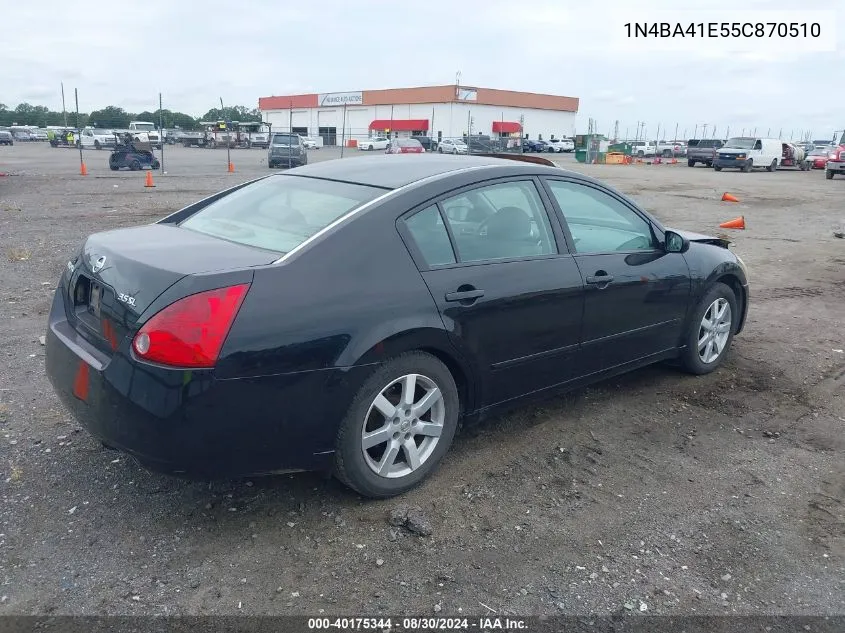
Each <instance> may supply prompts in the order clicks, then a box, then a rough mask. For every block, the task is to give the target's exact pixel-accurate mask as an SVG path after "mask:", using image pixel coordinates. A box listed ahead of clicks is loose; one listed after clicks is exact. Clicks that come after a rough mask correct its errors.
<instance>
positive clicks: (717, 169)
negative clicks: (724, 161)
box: [713, 165, 722, 171]
mask: <svg viewBox="0 0 845 633" xmlns="http://www.w3.org/2000/svg"><path fill="white" fill-rule="evenodd" d="M713 169H715V170H716V171H722V168H721V167H720V166H719V165H716V166H715V167H714V168H713Z"/></svg>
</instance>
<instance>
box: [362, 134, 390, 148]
mask: <svg viewBox="0 0 845 633" xmlns="http://www.w3.org/2000/svg"><path fill="white" fill-rule="evenodd" d="M388 145H390V139H389V138H387V137H385V136H376V137H375V138H368V139H364V140H363V141H358V149H361V150H365V151H368V152H372V151H373V150H377V149H387V146H388Z"/></svg>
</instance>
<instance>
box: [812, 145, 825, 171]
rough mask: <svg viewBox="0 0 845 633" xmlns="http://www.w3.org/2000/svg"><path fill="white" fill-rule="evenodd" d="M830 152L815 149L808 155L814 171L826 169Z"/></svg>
mask: <svg viewBox="0 0 845 633" xmlns="http://www.w3.org/2000/svg"><path fill="white" fill-rule="evenodd" d="M827 155H828V150H826V149H814V150H811V151H810V153H809V154H807V162H808V163H810V167H811V168H812V169H824V168H825V165H826V164H827V160H828V157H827Z"/></svg>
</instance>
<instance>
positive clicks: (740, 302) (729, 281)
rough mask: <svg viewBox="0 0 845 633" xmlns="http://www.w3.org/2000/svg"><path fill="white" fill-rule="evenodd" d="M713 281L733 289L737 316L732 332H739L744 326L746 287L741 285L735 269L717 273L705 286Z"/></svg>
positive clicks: (746, 301) (710, 284)
mask: <svg viewBox="0 0 845 633" xmlns="http://www.w3.org/2000/svg"><path fill="white" fill-rule="evenodd" d="M714 283H723V284H725V285H726V286H727V287H728V288H730V289H731V290H733V293H734V297H735V298H736V303H737V308H738V310H739V318H738V319H737V322H736V328H735V329H734V334H739V333H740V332H741V331H742V328H743V327H744V326H745V315H746V308H747V304H748V296H747V292H746V287H745V286H743V284H742V281H741V280H740V278H739V275H737V273H736V271H730V272H725V273H721V274H719V275H718V276H717V277H716V278H715V279H713V280H712V281H711V282H710V283H708V284H707V287H708V288H709V287H710V286H712V285H713V284H714Z"/></svg>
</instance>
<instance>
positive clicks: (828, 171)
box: [824, 169, 833, 180]
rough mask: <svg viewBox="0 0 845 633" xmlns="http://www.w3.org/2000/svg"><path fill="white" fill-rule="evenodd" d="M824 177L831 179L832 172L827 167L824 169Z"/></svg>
mask: <svg viewBox="0 0 845 633" xmlns="http://www.w3.org/2000/svg"><path fill="white" fill-rule="evenodd" d="M824 177H825V178H827V179H828V180H833V172H832V171H830V170H829V169H825V170H824Z"/></svg>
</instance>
